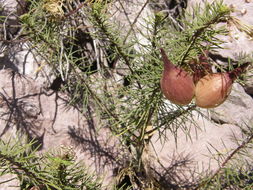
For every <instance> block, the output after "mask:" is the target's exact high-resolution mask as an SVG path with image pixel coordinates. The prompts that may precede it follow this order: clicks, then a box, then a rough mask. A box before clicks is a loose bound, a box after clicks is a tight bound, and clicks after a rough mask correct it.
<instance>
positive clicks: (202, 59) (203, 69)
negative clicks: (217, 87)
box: [189, 51, 212, 84]
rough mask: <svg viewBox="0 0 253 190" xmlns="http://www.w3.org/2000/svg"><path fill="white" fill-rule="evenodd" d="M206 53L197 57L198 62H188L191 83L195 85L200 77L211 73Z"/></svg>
mask: <svg viewBox="0 0 253 190" xmlns="http://www.w3.org/2000/svg"><path fill="white" fill-rule="evenodd" d="M207 55H208V51H205V53H204V54H201V55H199V57H198V61H197V60H192V61H190V62H189V66H190V68H191V69H192V71H193V72H194V73H193V82H194V83H195V84H196V83H197V82H198V81H199V80H200V79H201V78H202V77H204V76H205V75H207V74H209V73H212V68H211V65H210V64H209V63H208V58H207Z"/></svg>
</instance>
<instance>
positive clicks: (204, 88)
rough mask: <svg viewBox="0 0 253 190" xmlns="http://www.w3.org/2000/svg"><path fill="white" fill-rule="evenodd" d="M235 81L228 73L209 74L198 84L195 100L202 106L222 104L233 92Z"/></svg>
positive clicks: (209, 106)
mask: <svg viewBox="0 0 253 190" xmlns="http://www.w3.org/2000/svg"><path fill="white" fill-rule="evenodd" d="M232 84H233V81H232V80H231V79H230V78H229V75H228V74H227V73H215V74H208V75H206V76H204V77H203V78H201V79H200V80H199V81H198V83H197V84H196V89H195V102H196V105H197V106H199V107H201V108H213V107H217V106H219V105H220V104H222V103H223V102H224V101H225V100H226V98H227V96H228V95H229V94H230V92H231V88H232Z"/></svg>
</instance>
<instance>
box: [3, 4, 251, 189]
mask: <svg viewBox="0 0 253 190" xmlns="http://www.w3.org/2000/svg"><path fill="white" fill-rule="evenodd" d="M28 2H29V10H28V12H26V13H25V14H23V15H21V16H20V22H21V23H22V28H23V31H22V32H23V36H26V37H28V38H27V39H28V42H27V43H28V44H29V45H30V47H31V48H32V49H33V50H34V51H36V54H37V55H38V56H40V57H41V59H42V60H43V61H44V62H45V63H46V64H47V65H48V66H49V67H51V68H52V71H53V73H54V74H55V75H56V76H57V77H59V78H60V79H61V81H62V84H63V85H62V88H61V90H62V91H63V92H65V93H67V94H68V95H69V97H70V100H69V104H70V105H74V106H76V107H78V108H79V109H80V110H81V111H82V112H86V110H87V109H88V108H89V107H92V111H93V112H94V114H96V116H97V117H98V118H100V120H101V126H99V127H107V128H109V129H110V131H111V132H112V134H113V135H115V136H117V137H118V139H119V141H120V142H121V143H122V145H124V146H128V148H129V151H130V154H131V160H130V161H129V165H128V166H127V167H126V168H124V169H122V170H121V171H122V172H121V175H119V176H118V178H119V179H118V180H119V182H118V184H120V182H121V181H122V179H123V178H124V177H125V176H126V175H128V176H130V177H129V178H130V182H131V185H132V186H133V187H132V188H134V186H138V188H140V189H145V188H153V189H166V188H165V187H164V186H162V185H161V184H159V180H157V179H155V176H154V175H153V174H152V173H153V171H152V167H151V166H150V165H149V164H150V163H149V160H150V158H149V155H147V149H148V147H149V143H150V138H151V137H152V134H153V133H154V132H157V133H159V135H160V138H161V139H164V138H166V137H167V134H166V131H168V130H169V131H170V132H171V133H172V134H173V137H174V138H175V140H177V138H178V136H177V130H178V129H181V130H183V131H185V133H186V135H188V134H187V132H188V127H187V122H192V121H191V118H192V111H193V110H195V111H198V109H197V108H196V106H195V105H194V104H193V103H191V104H189V105H188V106H184V107H182V106H177V105H173V104H170V103H169V102H168V101H166V100H165V99H164V98H163V96H162V94H161V91H160V86H159V82H160V78H161V73H162V70H163V65H162V63H161V56H160V51H159V49H160V48H161V47H163V48H164V49H165V50H166V51H167V52H168V56H169V58H170V60H171V61H172V62H173V63H174V64H176V65H179V66H183V67H189V65H188V64H187V63H188V62H189V60H192V59H195V58H196V57H197V56H198V55H200V54H201V53H202V52H203V51H205V50H213V49H217V48H220V44H221V43H222V41H220V40H219V39H217V35H224V34H226V32H227V31H226V29H225V28H224V27H218V26H217V24H219V23H221V22H227V20H228V19H229V18H230V13H231V9H230V8H228V7H227V6H226V5H224V4H223V2H222V1H217V2H216V1H215V2H214V3H212V4H209V3H205V6H204V8H201V7H200V6H198V5H196V6H195V8H194V9H193V10H192V12H191V13H189V14H187V13H186V14H185V15H183V16H182V17H181V18H180V19H176V20H171V19H169V18H170V17H167V14H166V13H163V12H157V13H155V14H154V15H151V16H149V17H148V18H146V19H145V22H142V26H141V27H142V28H143V29H145V30H140V29H139V28H138V27H135V25H136V22H137V19H138V17H139V16H140V14H141V12H142V11H143V10H144V8H145V7H146V6H148V2H149V1H146V3H145V4H144V5H143V7H142V9H141V10H140V12H139V14H138V15H137V18H136V19H135V20H134V22H133V23H130V25H131V27H130V28H129V29H128V31H125V30H124V28H123V26H121V25H117V23H116V22H115V21H114V20H113V19H112V11H111V10H110V9H112V7H113V4H114V3H116V2H115V1H113V0H112V1H109V0H107V1H99V0H94V1H91V0H87V1H82V2H79V1H71V0H65V1H64V0H44V1H43V0H40V1H34V0H29V1H28ZM121 5H122V4H121ZM193 15H194V16H193ZM121 31H124V32H121ZM43 67H44V65H40V68H39V69H38V70H37V72H40V70H43ZM248 143H249V142H248ZM242 148H244V147H242ZM240 150H241V149H240ZM0 153H3V152H2V151H1V152H0ZM32 155H33V154H32ZM0 157H1V155H0ZM7 158H12V157H8V155H7V156H4V157H2V159H3V160H7V161H8V159H7ZM50 158H52V160H53V161H55V160H57V159H56V158H54V157H50ZM35 160H36V159H35ZM16 162H17V161H15V162H10V164H14V165H15V163H16ZM65 163H67V162H65V161H63V165H64V164H65ZM19 164H21V163H19ZM36 164H39V163H37V162H36ZM72 164H73V163H67V166H69V165H70V166H71V167H73V166H72ZM46 165H47V164H46ZM3 166H5V165H3ZM67 166H66V167H67ZM22 167H23V166H22ZM22 167H21V168H19V169H20V170H22V169H23V168H22ZM64 167H65V166H64ZM34 169H36V168H34ZM58 169H59V168H58ZM23 170H24V169H23ZM228 170H229V169H228ZM228 170H224V171H225V173H226V171H228ZM6 171H7V170H6ZM34 171H35V170H34ZM34 171H33V172H34ZM124 171H126V172H125V173H124ZM230 171H232V169H231V170H230ZM236 171H237V170H236ZM24 172H25V170H24ZM36 172H37V173H40V172H41V170H39V171H36ZM56 172H57V169H56ZM220 173H221V172H220V170H219V171H218V172H217V174H220ZM228 173H229V172H228ZM28 174H30V173H26V175H27V176H28V179H29V180H30V178H31V180H35V181H29V180H28V181H29V182H27V183H28V184H29V183H30V184H33V185H39V184H40V183H42V182H43V183H46V182H48V185H47V186H46V188H48V189H50V188H51V189H54V188H55V189H65V188H63V187H62V186H61V185H63V184H62V181H58V182H59V183H58V182H57V183H55V184H53V185H51V186H50V184H51V181H47V179H44V177H43V176H40V175H39V174H38V176H37V174H36V176H33V175H35V174H33V173H32V174H33V175H32V176H29V175H28ZM41 174H42V173H41ZM65 174H66V176H65V177H67V175H69V173H66V172H65V173H64V172H63V173H62V174H61V175H65ZM50 175H53V173H50ZM216 176H217V175H215V176H213V177H212V179H211V181H213V180H214V179H217V180H219V179H218V178H216ZM227 176H228V175H227ZM37 177H38V178H37ZM40 177H41V178H42V179H41V178H40ZM53 179H55V180H62V179H64V177H60V176H58V179H57V177H56V176H54V177H53ZM78 179H80V180H81V177H78ZM22 181H23V180H22ZM76 182H77V181H76ZM89 182H90V181H89ZM217 184H218V185H219V184H220V183H218V182H217ZM57 185H58V186H57ZM96 185H98V184H94V186H92V188H93V187H94V188H95V187H97V188H98V187H99V185H98V186H96ZM125 185H126V184H125ZM198 185H199V184H198V183H197V184H195V186H194V187H197V188H198V187H199V188H202V187H204V188H208V187H206V186H208V185H210V187H211V186H212V185H215V183H214V184H212V183H209V181H205V180H203V182H201V183H200V185H199V186H198ZM116 186H117V185H116ZM29 187H30V186H29ZM216 187H218V186H216ZM25 188H27V187H24V189H25ZM71 188H72V189H78V188H79V187H71ZM86 188H87V187H86ZM92 188H90V189H92ZM117 188H123V189H124V185H122V186H117ZM125 188H130V187H125ZM179 188H184V187H180V186H179Z"/></svg>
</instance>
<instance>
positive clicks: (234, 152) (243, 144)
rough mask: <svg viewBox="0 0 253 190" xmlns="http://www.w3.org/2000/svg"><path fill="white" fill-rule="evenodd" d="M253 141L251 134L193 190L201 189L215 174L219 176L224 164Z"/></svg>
mask: <svg viewBox="0 0 253 190" xmlns="http://www.w3.org/2000/svg"><path fill="white" fill-rule="evenodd" d="M252 139H253V133H252V134H251V136H250V137H249V138H248V139H246V140H244V141H243V142H242V144H240V145H239V146H238V147H237V148H236V149H235V150H233V151H232V152H231V153H230V154H229V155H228V157H227V158H226V159H225V160H224V161H223V162H222V164H221V165H220V167H219V168H218V169H217V170H216V171H215V172H214V173H213V175H212V176H211V177H210V178H209V180H207V181H205V182H203V183H201V184H200V185H199V186H198V187H197V188H196V189H195V190H197V189H200V188H201V187H203V186H204V185H206V184H207V183H209V182H211V181H212V180H213V179H214V178H215V177H216V175H217V174H219V173H220V172H221V170H222V169H223V168H224V167H225V166H226V164H227V163H228V162H229V161H230V160H231V159H232V158H233V156H234V155H235V154H236V153H238V152H239V151H240V150H241V149H243V148H244V147H245V146H246V145H247V144H248V143H250V141H252Z"/></svg>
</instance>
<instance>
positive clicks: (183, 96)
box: [160, 49, 195, 105]
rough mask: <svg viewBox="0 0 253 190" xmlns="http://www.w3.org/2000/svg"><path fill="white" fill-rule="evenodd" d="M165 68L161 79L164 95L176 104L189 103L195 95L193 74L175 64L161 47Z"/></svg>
mask: <svg viewBox="0 0 253 190" xmlns="http://www.w3.org/2000/svg"><path fill="white" fill-rule="evenodd" d="M161 53H162V59H163V62H164V70H163V73H162V78H161V81H160V85H161V91H162V92H163V94H164V96H165V97H166V98H167V99H168V100H170V101H171V102H172V103H174V104H178V105H187V104H189V103H190V102H191V100H192V98H193V96H194V89H195V85H194V82H193V79H192V76H191V75H190V74H188V73H187V72H186V71H184V70H183V69H181V68H179V67H177V66H175V65H173V64H172V63H171V62H170V60H169V59H168V57H167V55H166V53H165V51H164V50H163V49H161Z"/></svg>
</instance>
